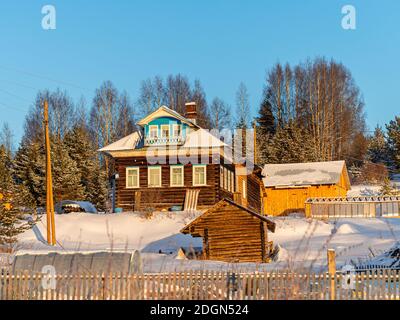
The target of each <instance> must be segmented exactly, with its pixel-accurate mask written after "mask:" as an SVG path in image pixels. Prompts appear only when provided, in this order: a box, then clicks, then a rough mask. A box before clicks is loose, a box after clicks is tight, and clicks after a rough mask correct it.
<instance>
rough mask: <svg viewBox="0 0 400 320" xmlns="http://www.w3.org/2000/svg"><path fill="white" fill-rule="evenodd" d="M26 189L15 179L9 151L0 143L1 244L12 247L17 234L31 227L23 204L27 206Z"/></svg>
mask: <svg viewBox="0 0 400 320" xmlns="http://www.w3.org/2000/svg"><path fill="white" fill-rule="evenodd" d="M22 191H24V189H22V188H17V186H16V185H15V183H14V181H13V169H12V162H11V159H10V156H9V153H8V151H7V150H6V148H5V147H4V146H3V145H0V245H1V246H4V245H5V246H8V247H11V246H12V244H14V243H15V242H16V241H17V235H18V234H20V233H22V232H24V231H25V230H27V229H29V228H30V223H28V222H27V220H25V218H24V215H23V212H22V211H21V208H22V206H26V203H24V201H23V200H25V197H24V194H23V193H22Z"/></svg>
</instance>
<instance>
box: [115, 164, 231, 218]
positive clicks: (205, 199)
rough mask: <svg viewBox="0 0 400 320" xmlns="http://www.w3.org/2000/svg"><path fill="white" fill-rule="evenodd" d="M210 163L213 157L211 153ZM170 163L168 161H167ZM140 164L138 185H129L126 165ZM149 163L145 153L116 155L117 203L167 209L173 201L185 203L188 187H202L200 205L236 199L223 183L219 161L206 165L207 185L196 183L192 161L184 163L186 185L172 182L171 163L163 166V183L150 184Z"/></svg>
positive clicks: (126, 206) (199, 206)
mask: <svg viewBox="0 0 400 320" xmlns="http://www.w3.org/2000/svg"><path fill="white" fill-rule="evenodd" d="M209 162H210V163H212V158H211V157H210V161H209ZM167 163H168V161H167ZM132 166H134V167H139V185H140V187H139V188H135V189H127V188H126V167H132ZM148 166H149V164H148V162H147V160H146V158H145V157H135V158H133V157H126V158H116V159H115V169H116V172H118V174H119V179H118V180H117V184H116V185H117V190H116V199H117V201H116V203H117V207H121V208H123V209H124V210H125V211H134V209H143V208H149V207H150V208H154V209H166V208H169V207H171V206H174V205H182V206H183V204H184V201H185V195H186V190H187V189H199V190H200V193H199V199H198V208H200V209H201V208H207V207H210V206H212V205H214V204H215V203H217V202H218V201H219V200H221V199H223V198H228V199H233V194H232V193H231V192H229V191H227V190H224V189H222V188H221V187H220V165H219V164H208V165H207V185H206V186H193V171H192V170H193V165H192V164H187V165H185V166H184V186H183V187H171V186H170V165H169V164H165V165H164V164H163V165H158V164H157V166H161V180H162V181H161V183H162V186H161V187H157V188H149V187H148V186H147V185H148V173H147V167H148ZM137 192H140V206H138V207H136V208H135V201H136V198H138V197H135V195H137Z"/></svg>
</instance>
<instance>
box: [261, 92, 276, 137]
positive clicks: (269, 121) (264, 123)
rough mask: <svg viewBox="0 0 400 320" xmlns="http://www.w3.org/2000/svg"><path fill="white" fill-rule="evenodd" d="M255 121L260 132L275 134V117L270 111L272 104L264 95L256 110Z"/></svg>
mask: <svg viewBox="0 0 400 320" xmlns="http://www.w3.org/2000/svg"><path fill="white" fill-rule="evenodd" d="M257 123H258V126H259V129H260V131H261V133H262V134H263V135H264V134H270V135H271V134H272V135H273V134H275V131H276V126H275V118H274V114H273V112H272V106H271V103H270V102H269V99H268V98H267V97H265V98H264V99H263V102H262V103H261V106H260V109H259V111H258V117H257Z"/></svg>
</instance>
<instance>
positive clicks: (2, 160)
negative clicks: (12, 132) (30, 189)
mask: <svg viewBox="0 0 400 320" xmlns="http://www.w3.org/2000/svg"><path fill="white" fill-rule="evenodd" d="M12 183H13V181H12V166H11V159H10V155H9V153H8V151H7V149H6V147H4V145H0V193H1V191H2V190H3V191H4V192H7V191H8V190H9V189H10V188H11V185H12Z"/></svg>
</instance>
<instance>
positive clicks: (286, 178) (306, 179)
mask: <svg viewBox="0 0 400 320" xmlns="http://www.w3.org/2000/svg"><path fill="white" fill-rule="evenodd" d="M345 165H346V163H345V162H344V161H325V162H306V163H287V164H266V165H264V168H263V170H262V175H263V182H264V186H266V187H285V186H304V185H324V184H336V183H338V182H339V181H340V176H341V174H342V172H343V168H344V167H345ZM346 179H348V178H346Z"/></svg>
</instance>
